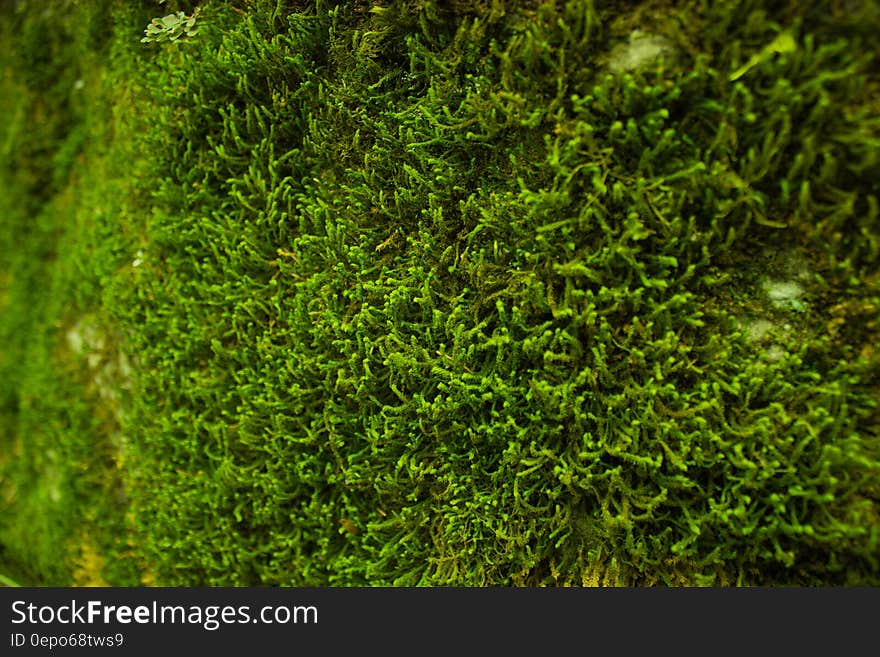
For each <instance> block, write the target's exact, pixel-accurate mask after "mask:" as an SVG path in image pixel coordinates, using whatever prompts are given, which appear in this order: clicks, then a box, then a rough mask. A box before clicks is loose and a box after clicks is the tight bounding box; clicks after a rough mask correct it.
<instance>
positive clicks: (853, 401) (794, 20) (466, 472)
mask: <svg viewBox="0 0 880 657" xmlns="http://www.w3.org/2000/svg"><path fill="white" fill-rule="evenodd" d="M163 17H165V18H163ZM153 19H158V20H156V21H153ZM148 26H151V27H149V29H148ZM878 34H880V8H878V3H877V2H875V1H871V0H837V1H830V0H827V1H819V2H802V1H801V0H779V1H776V2H770V1H759V0H745V1H741V2H729V1H720V2H710V1H708V0H687V1H682V2H673V1H669V0H658V1H653V0H649V1H647V2H623V1H608V2H603V1H600V0H570V1H563V0H556V1H552V0H545V1H540V0H521V1H518V2H517V1H513V0H511V1H504V0H474V1H473V2H464V1H455V0H450V1H448V2H440V1H433V0H385V1H382V2H379V1H371V0H356V1H353V2H330V1H324V0H318V1H317V2H312V1H305V0H303V1H300V2H285V1H283V0H279V1H278V2H266V1H263V0H233V1H231V2H219V1H213V2H211V1H206V2H201V3H195V2H174V1H173V0H169V1H168V2H164V3H159V2H146V1H143V2H135V1H125V2H122V1H121V0H118V1H111V0H95V1H89V2H85V1H82V2H76V1H73V0H59V1H56V2H42V1H39V2H38V1H36V0H18V1H6V2H2V3H0V66H2V69H0V74H2V77H0V575H2V578H3V581H4V582H7V583H20V584H32V585H48V584H52V585H65V584H76V585H90V584H112V585H140V584H148V585H149V584H159V585H210V586H213V585H229V586H239V585H258V584H271V585H282V586H289V585H314V586H351V585H392V586H402V585H416V586H429V585H434V586H443V585H463V586H482V585H499V586H508V585H509V586H562V585H578V586H579V585H611V586H621V585H627V586H664V585H697V586H700V585H722V586H739V585H791V584H794V585H864V584H871V585H880V410H878V400H880V346H878V345H880V270H878V264H880V210H878V205H880V203H878V196H880V187H878V181H880V42H878V40H877V35H878Z"/></svg>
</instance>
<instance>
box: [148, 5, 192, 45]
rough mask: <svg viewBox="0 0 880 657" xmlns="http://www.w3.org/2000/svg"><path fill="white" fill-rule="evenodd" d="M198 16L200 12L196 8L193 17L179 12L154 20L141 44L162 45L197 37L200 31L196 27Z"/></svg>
mask: <svg viewBox="0 0 880 657" xmlns="http://www.w3.org/2000/svg"><path fill="white" fill-rule="evenodd" d="M198 15H199V10H198V8H196V10H195V11H194V12H193V14H192V15H191V16H187V15H186V14H185V13H183V12H182V11H178V12H177V13H176V14H168V15H167V16H163V17H162V18H154V19H153V20H152V21H150V23H149V25H147V28H146V29H145V30H144V34H145V35H146V36H144V38H143V39H141V42H142V43H161V42H164V41H177V40H178V39H180V38H181V37H192V36H195V35H196V34H197V33H198V31H199V28H198V27H196V19H197V18H198Z"/></svg>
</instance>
